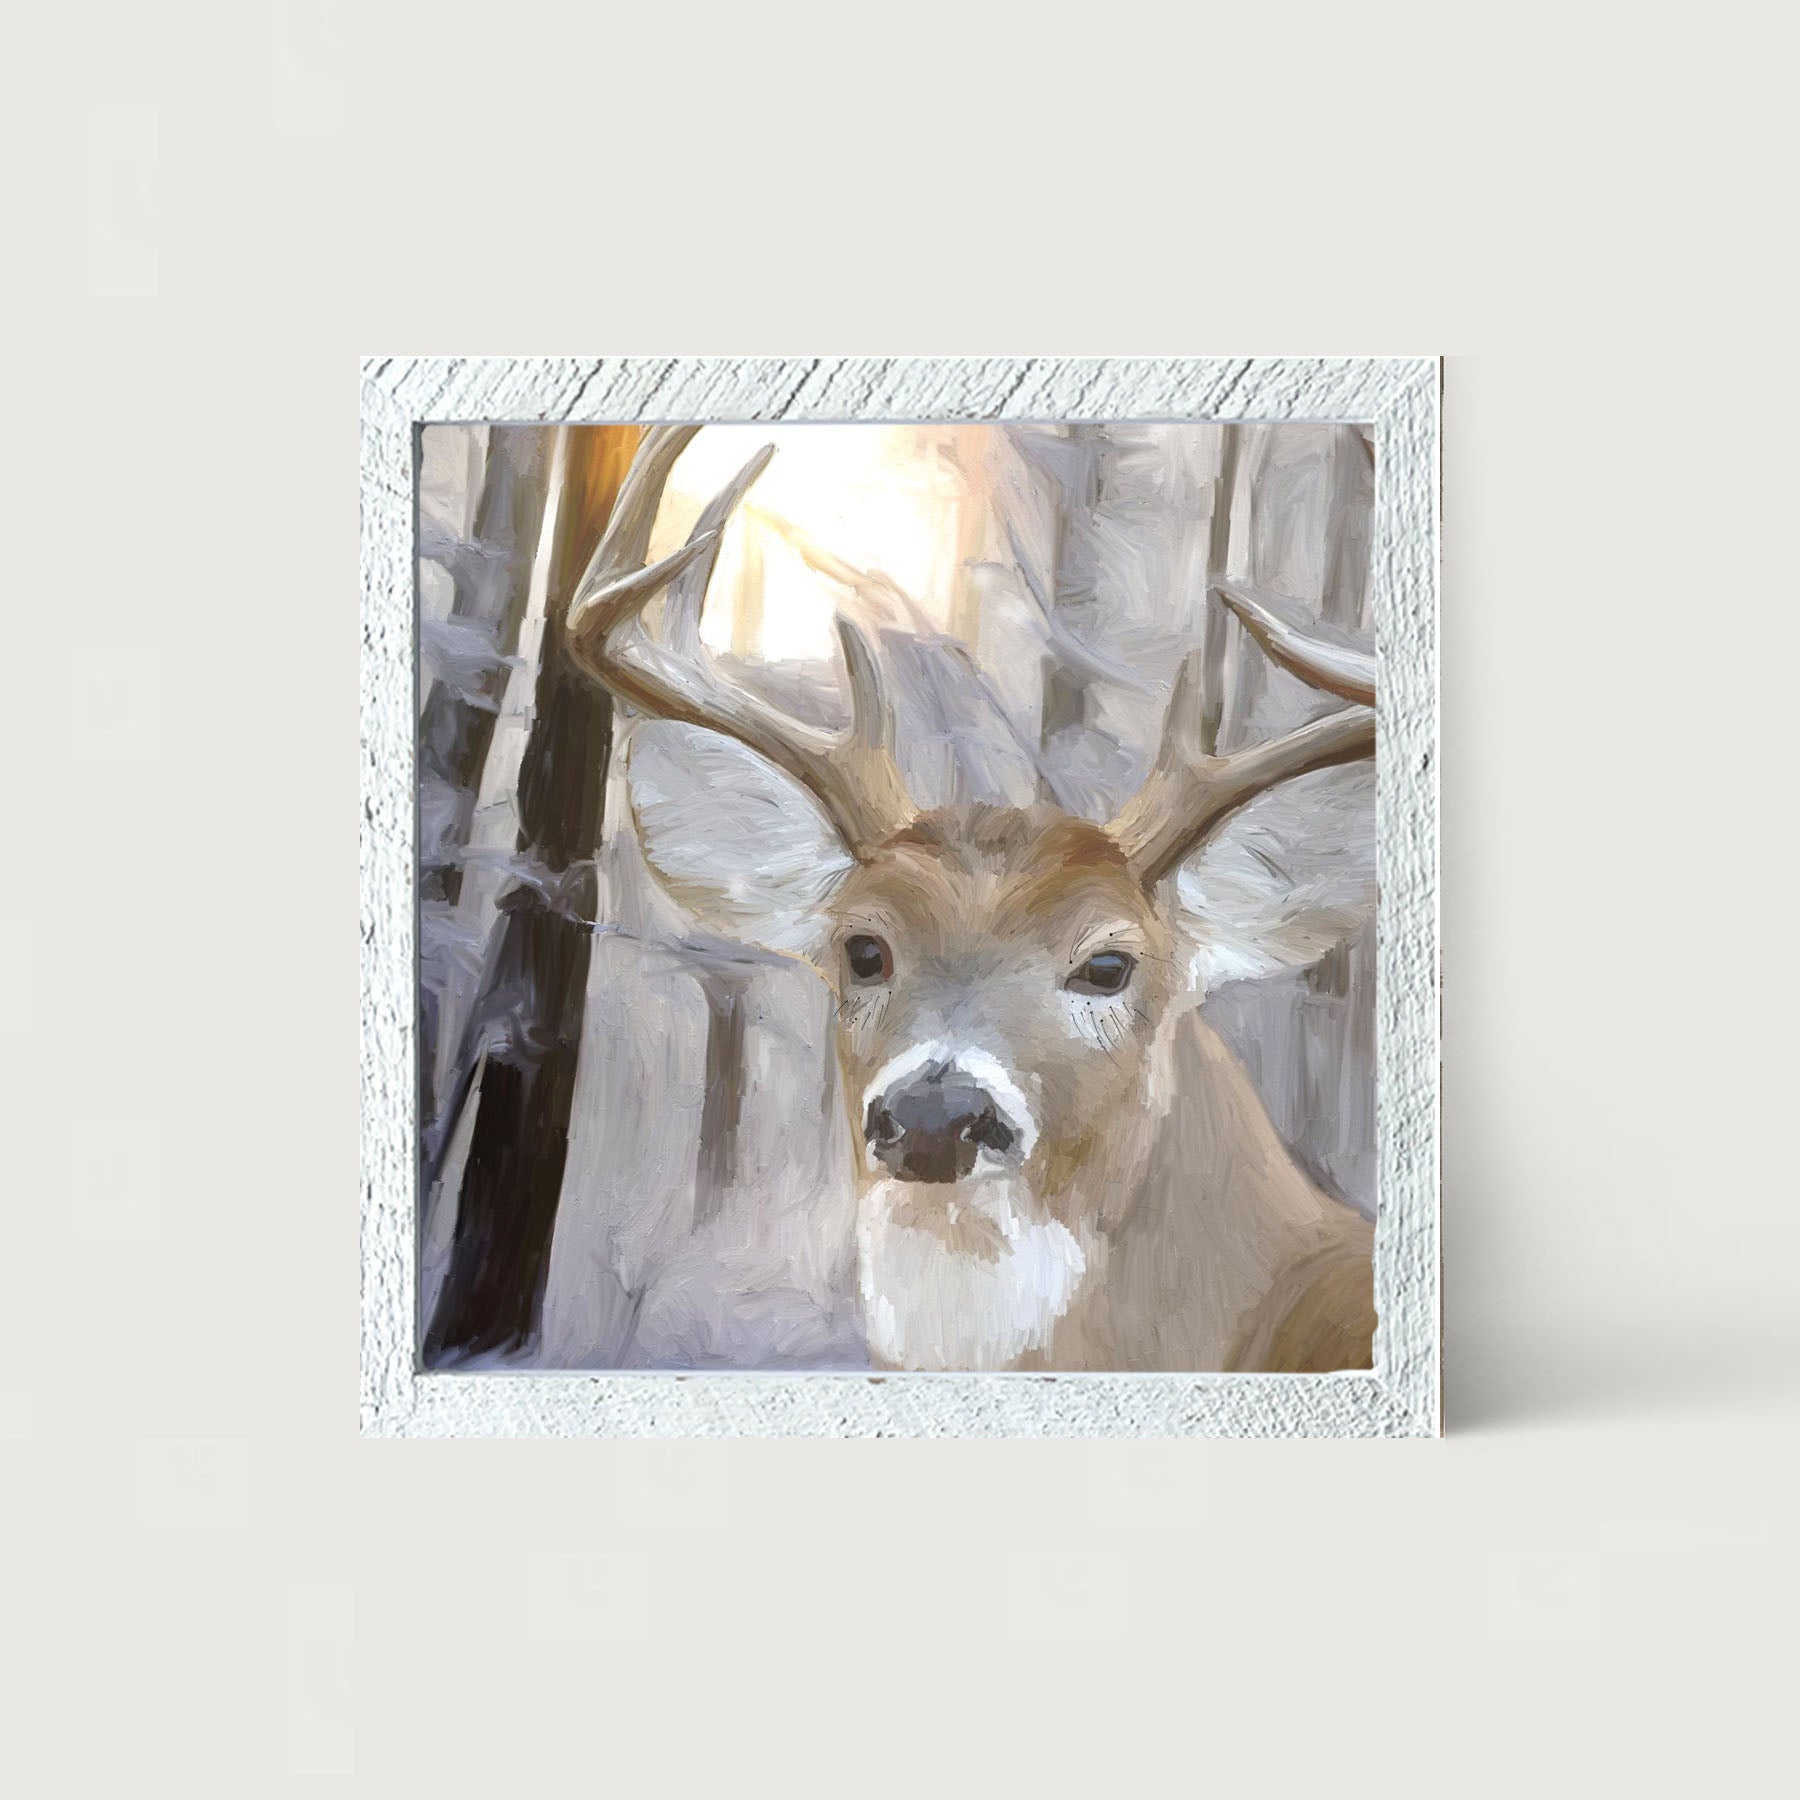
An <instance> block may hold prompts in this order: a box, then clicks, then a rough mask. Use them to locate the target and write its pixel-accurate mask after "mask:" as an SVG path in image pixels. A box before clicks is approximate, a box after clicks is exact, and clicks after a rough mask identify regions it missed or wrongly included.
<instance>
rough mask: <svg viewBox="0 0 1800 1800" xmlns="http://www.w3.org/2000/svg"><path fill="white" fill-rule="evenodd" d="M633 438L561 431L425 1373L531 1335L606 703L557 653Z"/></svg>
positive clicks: (553, 1186)
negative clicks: (525, 716)
mask: <svg viewBox="0 0 1800 1800" xmlns="http://www.w3.org/2000/svg"><path fill="white" fill-rule="evenodd" d="M637 438H638V432H637V428H636V427H634V426H581V427H576V428H572V429H571V430H570V433H569V439H568V445H567V450H566V454H565V457H564V469H563V485H562V493H561V498H560V500H559V503H558V506H557V516H556V530H555V536H554V539H553V541H552V545H551V556H550V570H549V591H548V595H547V602H546V612H545V621H544V641H543V648H542V660H541V662H540V664H539V668H538V680H537V693H536V704H535V709H534V719H535V722H534V724H533V726H532V729H531V736H530V738H529V739H528V740H527V742H526V746H525V754H524V760H523V763H522V765H521V768H520V773H519V818H520V830H519V844H518V850H519V861H520V865H521V868H520V877H519V879H518V880H517V881H516V882H515V883H514V885H513V886H512V887H511V888H510V889H508V891H507V892H506V893H505V894H504V895H503V896H502V898H501V900H500V903H499V904H500V912H499V919H498V921H497V923H496V925H495V928H494V938H493V941H492V943H491V944H490V946H489V951H488V957H487V965H486V968H485V970H484V972H483V976H482V988H481V996H480V998H479V999H478V1000H477V1002H476V1006H475V1010H474V1014H473V1016H472V1019H471V1022H470V1027H469V1029H468V1031H467V1032H466V1033H465V1035H464V1042H463V1045H462V1047H461V1053H460V1055H459V1058H458V1066H459V1069H460V1070H461V1071H462V1072H463V1073H462V1080H463V1081H465V1082H466V1081H467V1080H468V1079H470V1077H469V1074H468V1072H469V1071H471V1070H473V1069H475V1068H476V1067H477V1066H478V1065H479V1066H480V1071H481V1072H480V1079H479V1082H478V1084H477V1085H476V1087H475V1091H474V1094H473V1097H472V1100H471V1102H470V1103H471V1104H473V1106H474V1107H475V1109H476V1110H475V1118H474V1122H473V1128H472V1131H471V1135H470V1140H469V1150H468V1156H467V1160H466V1162H465V1164H464V1169H463V1177H462V1187H461V1192H460V1194H459V1195H458V1199H457V1212H456V1227H455V1232H454V1234H453V1237H452V1240H451V1249H450V1259H449V1269H448V1271H447V1272H446V1274H445V1277H444V1285H443V1289H442V1292H441V1294H440V1295H439V1298H438V1304H437V1307H436V1310H435V1312H434V1314H433V1316H432V1319H431V1321H430V1324H429V1327H428V1329H427V1331H426V1333H425V1342H424V1350H423V1356H424V1361H425V1364H426V1366H427V1367H431V1366H436V1365H439V1364H442V1363H445V1362H450V1361H454V1360H456V1359H457V1358H459V1357H462V1356H468V1355H474V1354H477V1353H480V1352H483V1351H495V1350H502V1351H503V1350H509V1349H513V1348H516V1347H518V1346H519V1345H521V1344H523V1343H524V1342H526V1341H527V1339H529V1337H530V1336H531V1334H532V1332H533V1331H534V1330H535V1329H536V1325H537V1315H538V1311H539V1307H540V1305H541V1302H542V1298H543V1292H544V1278H545V1276H546V1274H547V1273H548V1271H549V1259H550V1237H551V1232H552V1230H553V1228H554V1226H555V1223H556V1205H557V1199H558V1196H559V1195H560V1193H561V1190H562V1178H563V1168H564V1165H565V1163H566V1161H567V1158H568V1146H569V1118H570V1112H571V1108H572V1105H573V1102H574V1095H575V1068H576V1061H577V1058H578V1056H579V1053H580V1045H581V1019H582V1011H583V1005H584V1002H585V999H586V991H587V975H588V961H589V956H590V953H591V949H592V942H593V940H592V929H593V919H594V909H595V901H596V877H595V869H594V856H595V852H596V851H597V850H598V848H599V844H600V827H601V808H602V799H603V796H604V794H605V788H606V767H607V762H608V759H609V757H610V755H611V752H612V701H611V698H610V696H608V695H607V694H605V693H603V692H601V691H600V690H599V689H597V688H595V687H593V686H592V685H591V684H589V683H588V682H587V681H586V680H585V679H584V678H583V677H582V676H581V675H579V674H578V673H577V672H576V670H575V669H574V668H573V666H572V665H571V664H570V662H569V660H568V657H567V656H566V655H565V653H564V649H563V644H564V639H565V632H566V627H567V618H568V608H569V602H570V600H571V599H572V597H573V594H574V588H575V584H576V583H577V582H578V581H579V580H580V578H581V575H582V572H583V571H584V570H585V569H586V567H587V565H588V562H589V561H590V559H591V558H592V556H593V553H594V550H595V548H596V547H597V546H598V544H599V541H600V535H601V533H602V531H603V530H604V529H605V526H606V521H607V518H608V516H609V514H610V513H611V510H612V506H613V502H614V500H615V499H616V498H617V496H618V491H619V486H620V484H621V482H622V481H623V480H624V477H625V472H626V470H627V469H628V468H629V467H630V464H631V457H632V452H633V450H634V449H635V448H636V445H637Z"/></svg>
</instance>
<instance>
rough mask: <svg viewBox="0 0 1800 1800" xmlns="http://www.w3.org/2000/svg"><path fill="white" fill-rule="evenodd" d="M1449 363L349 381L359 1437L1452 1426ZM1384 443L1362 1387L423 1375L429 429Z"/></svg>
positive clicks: (557, 365) (891, 364)
mask: <svg viewBox="0 0 1800 1800" xmlns="http://www.w3.org/2000/svg"><path fill="white" fill-rule="evenodd" d="M1439 389H1440V370H1439V364H1438V361H1437V359H1436V358H1435V357H1398V358H1361V357H1356V358H1350V357H1305V358H1287V357H1251V358H1241V357H1240V358H1222V357H1191V358H1189V357H1179V358H1140V357H1129V358H1092V357H1025V358H1017V359H1010V358H998V357H981V358H950V359H941V360H934V359H917V358H895V357H815V358H793V359H781V358H764V357H744V358H737V357H719V358H713V357H623V358H606V359H601V360H593V359H589V360H582V359H579V358H555V357H475V358H466V357H371V358H369V359H367V360H366V361H365V362H364V364H363V371H362V605H363V612H362V626H363V685H362V768H363V784H362V791H363V816H362V993H363V1037H362V1096H363V1108H362V1143H363V1160H362V1184H363V1215H362V1273H363V1288H362V1420H363V1429H364V1430H365V1432H369V1433H374V1434H379V1435H384V1436H448V1435H482V1436H508V1435H523V1434H545V1435H555V1436H572V1435H591V1434H593V1435H611V1436H713V1435H730V1434H749V1435H771V1436H773V1435H823V1436H876V1437H894V1436H920V1437H932V1436H937V1437H949V1436H1015V1437H1027V1436H1125V1435H1142V1436H1154V1437H1172V1436H1187V1435H1200V1436H1219V1437H1313V1436H1370V1437H1416V1436H1428V1435H1434V1434H1435V1433H1436V1432H1437V1431H1438V1429H1439V1340H1440V1332H1439V1273H1438V1166H1439V1156H1438V967H1439V962H1438V825H1437V807H1438V772H1437V745H1438V703H1437V695H1438V680H1437V595H1438V411H1439ZM695 419H701V420H720V421H724V420H756V419H769V420H775V419H781V420H789V421H793V420H803V419H812V420H861V421H875V420H925V419H942V420H967V421H983V420H1021V419H1040V420H1056V421H1069V420H1093V421H1105V420H1148V419H1161V420H1243V421H1253V422H1261V421H1275V420H1302V419H1303V420H1313V421H1356V422H1363V423H1368V424H1372V425H1373V426H1374V428H1375V438H1376V465H1377V478H1376V520H1375V532H1374V547H1373V555H1374V570H1373V580H1374V607H1375V619H1376V631H1377V638H1378V643H1379V647H1380V655H1381V682H1382V688H1381V704H1380V707H1379V709H1378V713H1377V720H1378V724H1377V735H1378V744H1377V759H1376V785H1377V801H1376V806H1377V823H1378V832H1379V856H1380V878H1381V910H1380V914H1379V919H1378V936H1379V949H1378V962H1377V969H1378V978H1377V979H1378V990H1377V1007H1378V1019H1379V1040H1378V1067H1377V1089H1376V1093H1377V1108H1378V1114H1377V1133H1378V1171H1379V1189H1378V1192H1379V1207H1380V1216H1379V1219H1378V1222H1377V1226H1376V1235H1375V1297H1376V1305H1377V1309H1378V1311H1379V1314H1380V1320H1381V1323H1380V1329H1379V1331H1378V1334H1377V1338H1376V1347H1375V1367H1374V1369H1373V1370H1372V1371H1371V1372H1368V1373H1363V1374H1345V1375H1133V1374H1095V1375H1086V1374H1079V1375H1078V1374H1069V1375H882V1376H878V1377H871V1376H867V1375H855V1374H824V1373H821V1374H816V1375H812V1374H780V1375H761V1374H754V1373H748V1372H746V1373H738V1374H706V1375H684V1374H668V1373H637V1372H629V1373H627V1372H621V1373H618V1374H534V1373H511V1372H508V1373H500V1374H439V1373H435V1372H425V1371H421V1370H420V1368H419V1367H418V1354H417V1342H416V1337H417V1333H416V1324H415V1317H416V1283H417V1272H418V1254H417V1252H418V1241H417V1240H418V1211H417V1207H416V1204H415V1197H416V1196H415V1186H416V1176H415V1171H416V1168H417V1157H416V1153H415V1132H416V1124H417V1122H416V1118H415V1113H416V1103H417V1096H418V1083H417V1080H416V1078H415V1074H416V1065H415V1059H416V1054H417V1041H416V1025H415V1016H416V1015H415V985H414V984H415V977H416V952H417V945H416V941H415V938H416V924H415V919H416V914H415V908H414V882H415V844H414V800H413V796H414V753H415V743H414V739H415V732H416V727H417V718H418V712H417V706H416V703H415V698H414V696H415V686H414V683H415V679H416V678H415V665H414V657H415V650H416V637H417V627H416V601H415V585H416V577H417V568H418V564H417V558H416V552H415V544H414V483H415V475H416V469H417V446H418V431H419V428H420V427H421V426H424V425H428V424H432V423H436V422H440V421H452V420H456V421H464V422H468V421H488V420H492V421H501V420H504V421H513V422H520V423H526V422H531V423H541V422H545V421H566V422H568V423H573V424H603V423H621V422H630V421H637V420H695Z"/></svg>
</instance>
